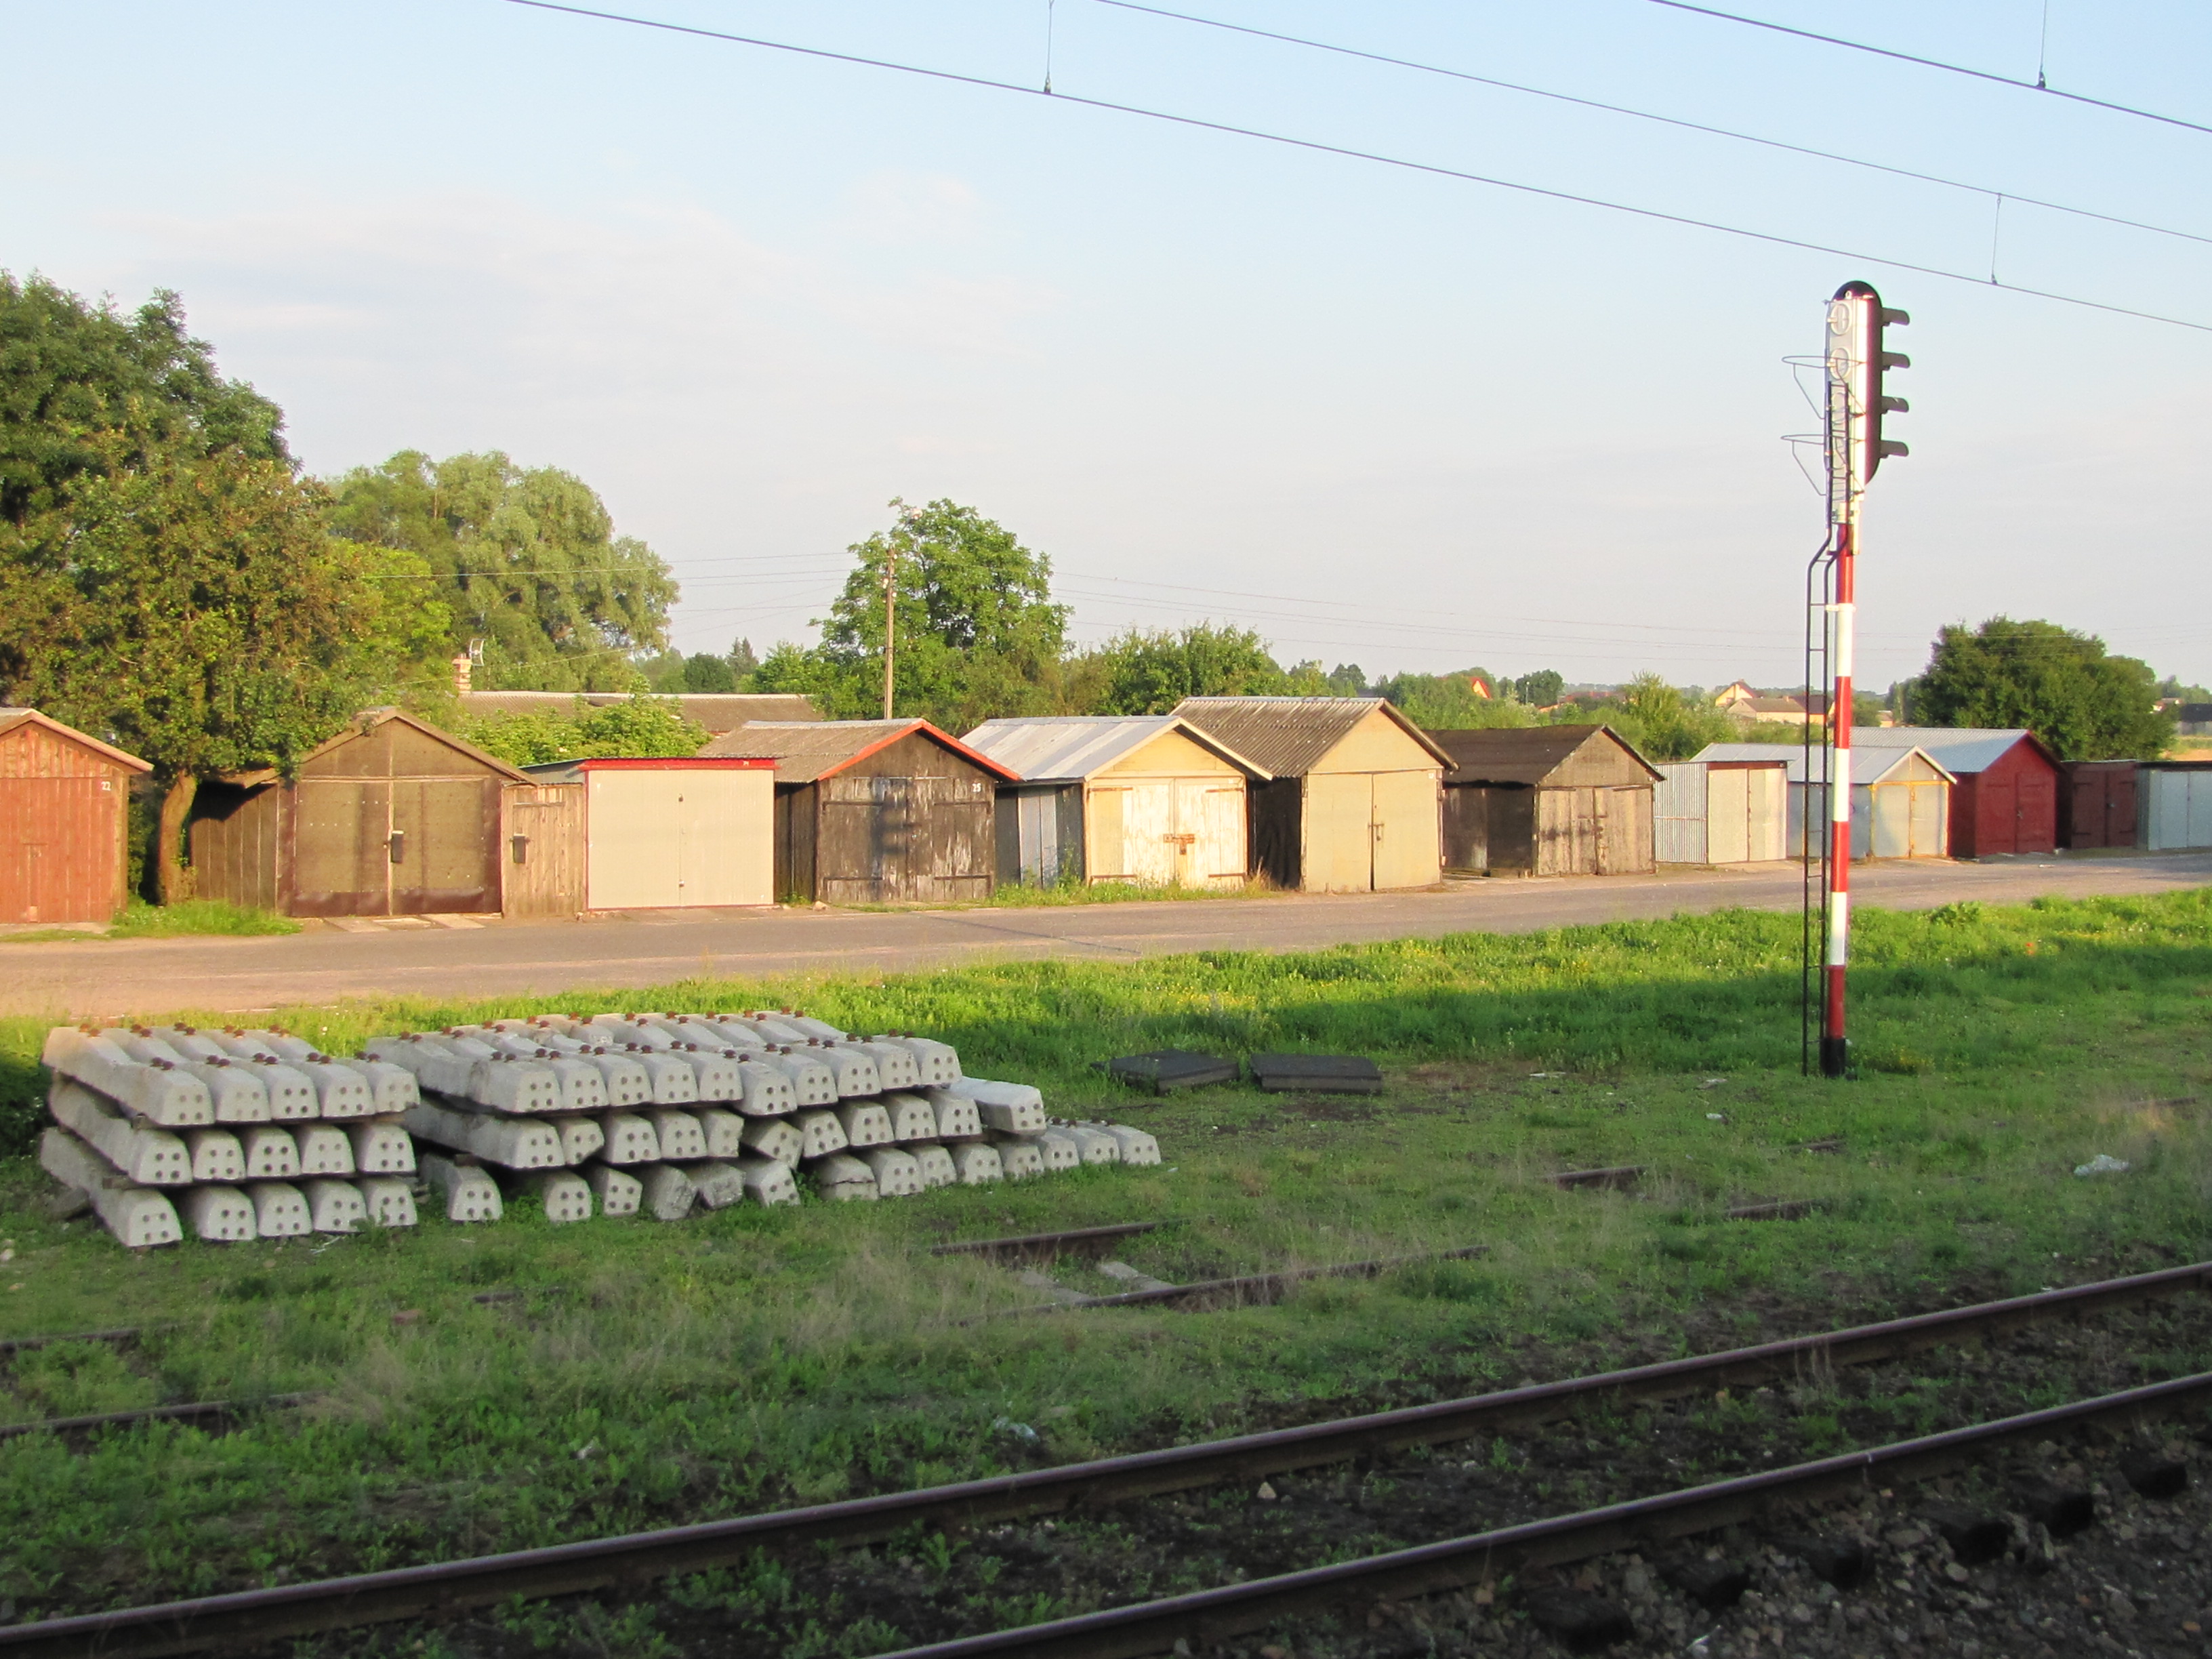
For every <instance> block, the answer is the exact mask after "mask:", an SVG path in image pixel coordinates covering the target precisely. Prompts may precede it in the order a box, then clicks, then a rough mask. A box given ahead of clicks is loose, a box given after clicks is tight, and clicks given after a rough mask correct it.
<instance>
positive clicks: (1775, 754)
mask: <svg viewBox="0 0 2212 1659" xmlns="http://www.w3.org/2000/svg"><path fill="white" fill-rule="evenodd" d="M1870 746H1873V747H1874V748H1875V753H1873V754H1871V755H1869V756H1868V757H1867V759H1866V762H1865V763H1864V764H1861V763H1857V762H1856V761H1855V762H1853V763H1852V764H1851V783H1852V786H1853V787H1857V786H1859V785H1861V784H1869V783H1880V782H1881V781H1883V780H1884V779H1886V778H1887V777H1888V776H1889V775H1891V774H1892V773H1893V772H1896V771H1898V770H1899V769H1901V768H1904V767H1905V766H1908V765H1910V764H1911V760H1912V757H1914V756H1915V755H1917V756H1918V757H1920V758H1921V759H1922V760H1923V761H1925V762H1926V763H1928V764H1929V766H1932V767H1934V768H1935V769H1936V771H1937V772H1939V773H1941V774H1942V778H1943V781H1945V782H1946V783H1956V782H1957V781H1959V780H1958V777H1957V775H1955V774H1954V773H1953V772H1952V770H1951V769H1950V768H1948V767H1947V766H1945V765H1944V764H1943V763H1942V761H1940V760H1937V759H1936V757H1934V756H1933V755H1931V754H1929V752H1928V751H1927V750H1924V749H1923V748H1921V747H1920V746H1919V745H1918V744H1905V745H1904V746H1903V747H1901V748H1892V747H1890V746H1889V745H1887V744H1881V745H1870ZM1812 753H1813V756H1814V762H1813V769H1812V779H1813V781H1814V782H1815V783H1826V781H1828V770H1827V768H1828V750H1826V748H1824V747H1822V746H1821V745H1820V744H1814V747H1813V750H1812ZM1805 754H1806V750H1805V745H1804V744H1802V743H1709V744H1706V745H1705V747H1704V748H1703V749H1700V750H1698V752H1697V753H1696V754H1694V755H1692V756H1691V757H1690V758H1691V759H1692V760H1701V761H1780V762H1782V763H1783V764H1784V766H1786V767H1787V768H1788V769H1789V771H1790V782H1792V783H1802V782H1804V781H1805V778H1806V770H1805Z"/></svg>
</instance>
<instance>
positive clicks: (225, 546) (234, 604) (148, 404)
mask: <svg viewBox="0 0 2212 1659" xmlns="http://www.w3.org/2000/svg"><path fill="white" fill-rule="evenodd" d="M282 420H283V417H282V416H281V414H279V412H278V411H277V410H276V406H275V405H274V404H270V403H269V402H268V401H267V400H266V399H265V398H261V397H260V396H258V394H257V393H255V392H253V391H252V388H251V387H246V386H235V385H232V384H230V383H228V382H225V381H224V380H222V377H221V376H220V375H219V374H216V370H215V367H214V361H213V356H212V353H211V352H210V349H209V348H208V347H207V346H206V345H205V344H204V343H202V342H199V341H196V340H191V339H190V338H188V337H186V336H185V332H184V322H183V314H182V311H181V309H180V307H179V305H178V303H177V301H176V300H175V297H174V296H173V295H161V296H158V297H157V299H156V300H155V302H154V303H153V304H151V305H149V306H147V307H143V308H142V309H141V310H140V311H139V312H138V313H137V316H136V317H135V318H134V319H132V320H131V321H129V322H125V321H124V320H123V319H119V318H118V317H117V316H116V314H115V313H113V311H112V309H110V308H108V307H94V306H91V305H88V304H87V303H85V302H84V301H81V300H78V299H76V298H75V297H74V296H71V295H66V294H64V293H63V292H62V291H61V290H60V289H55V288H53V287H52V286H51V285H50V284H45V283H39V282H38V281H36V280H35V279H34V280H33V282H32V283H28V284H25V285H21V286H17V285H15V284H14V283H11V282H9V281H8V280H7V279H5V278H0V473H4V475H5V480H6V482H5V485H4V489H0V701H7V702H25V703H33V704H35V705H37V706H39V707H40V708H45V709H46V711H47V712H49V713H51V714H54V715H55V716H57V717H58V718H59V719H62V720H68V721H70V723H72V724H74V725H76V726H82V727H83V728H84V729H86V730H88V731H91V732H96V733H98V734H100V736H102V737H105V738H108V739H109V740H111V741H112V742H114V743H117V744H120V745H121V746H123V747H125V748H126V749H130V750H134V751H135V752H137V753H138V754H140V755H142V756H143V757H145V758H146V759H148V760H149V761H151V762H152V763H154V775H155V779H156V781H158V782H160V783H161V785H162V787H163V797H162V805H161V834H160V841H159V843H158V846H157V848H156V860H157V863H156V867H157V870H158V872H159V881H160V891H161V897H162V899H163V901H164V902H169V901H172V900H173V899H175V898H177V897H179V896H182V893H183V890H184V888H183V881H182V871H181V868H180V866H179V862H178V854H179V842H180V839H181V836H182V831H183V828H184V824H185V819H186V817H187V816H188V814H189V813H190V811H191V804H192V800H193V798H194V796H195V794H196V793H197V788H198V784H199V781H200V779H201V778H203V777H204V776H207V775H212V774H216V773H221V772H227V771H232V770H241V769H252V768H258V767H265V766H274V767H276V768H279V769H289V767H290V766H291V765H292V764H293V763H295V762H296V760H297V759H298V758H299V757H300V756H301V754H302V753H304V752H305V751H306V750H307V749H309V748H311V747H313V745H314V744H317V743H319V742H320V741H321V740H322V739H323V738H326V737H329V736H330V735H331V734H332V733H333V732H336V731H337V730H338V729H339V728H340V727H342V726H343V724H344V723H345V721H346V720H347V719H348V718H349V716H351V715H352V714H354V713H356V711H357V710H358V709H360V708H362V705H363V703H364V702H368V701H371V700H373V699H375V698H377V697H378V696H382V695H385V694H388V693H389V691H390V690H392V688H393V687H394V686H395V685H396V684H400V683H402V682H404V678H405V674H406V668H407V665H409V664H410V662H412V661H415V660H416V659H419V658H421V657H422V655H423V654H424V653H426V652H435V650H436V649H437V648H438V642H439V641H441V638H442V636H443V635H444V633H445V630H446V626H447V618H446V617H445V616H444V615H443V613H442V611H441V610H440V609H439V608H438V607H437V606H436V605H435V602H434V601H430V600H429V599H428V595H427V594H425V593H424V592H423V591H422V589H423V586H424V584H422V583H421V582H420V581H419V580H409V578H419V577H420V576H421V575H422V574H423V571H422V566H421V564H420V562H419V561H415V560H411V559H410V558H408V557H407V556H404V555H402V556H394V555H392V554H391V553H389V552H387V551H386V550H382V549H375V548H368V547H362V546H360V545H357V544H352V543H348V542H344V541H340V540H336V539H333V538H331V536H330V534H329V533H328V532H327V529H326V528H325V521H324V515H325V507H326V501H325V495H324V492H323V491H322V490H321V489H320V488H319V486H317V485H315V484H313V483H310V482H307V481H305V480H302V479H301V478H300V477H298V476H297V474H296V472H295V470H294V467H293V465H292V462H291V459H290V458H289V455H287V454H286V453H285V451H284V447H283V441H282V438H281V435H280V432H281V427H282Z"/></svg>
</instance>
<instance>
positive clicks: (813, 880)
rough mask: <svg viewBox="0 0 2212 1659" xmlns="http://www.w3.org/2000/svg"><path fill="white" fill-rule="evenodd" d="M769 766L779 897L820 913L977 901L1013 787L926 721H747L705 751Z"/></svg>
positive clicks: (1008, 776) (984, 891) (998, 769)
mask: <svg viewBox="0 0 2212 1659" xmlns="http://www.w3.org/2000/svg"><path fill="white" fill-rule="evenodd" d="M699 753H700V756H701V757H702V759H712V758H715V757H743V758H748V759H756V760H758V759H767V760H772V761H774V762H775V890H776V893H777V895H778V896H780V897H782V898H787V899H797V900H799V901H801V902H822V903H825V904H866V903H877V904H880V903H887V902H927V901H929V900H933V899H939V900H942V899H979V898H987V897H988V896H990V892H991V889H992V886H993V885H994V884H995V882H996V881H997V879H998V835H997V830H996V824H995V807H994V797H995V795H996V793H997V790H998V787H999V785H1000V784H1001V783H1013V782H1018V781H1019V779H1018V775H1017V774H1016V773H1015V772H1014V771H1013V770H1012V769H1011V768H1008V767H1006V766H1003V765H1001V764H1000V763H999V762H997V761H994V760H993V759H992V758H990V757H989V756H987V755H982V754H979V753H977V752H976V751H975V750H973V749H970V748H969V746H968V745H967V744H964V743H962V742H961V741H960V740H959V739H958V738H954V737H951V736H950V735H948V734H947V733H945V732H940V731H939V730H938V729H937V728H936V727H935V726H932V725H931V724H930V723H929V722H928V721H927V720H754V721H751V722H750V723H748V724H747V725H744V726H740V727H738V729H737V730H736V731H734V732H726V733H725V734H724V735H722V736H721V737H719V738H715V739H714V741H713V742H712V743H710V744H708V745H707V746H706V747H705V748H704V749H702V750H700V751H699Z"/></svg>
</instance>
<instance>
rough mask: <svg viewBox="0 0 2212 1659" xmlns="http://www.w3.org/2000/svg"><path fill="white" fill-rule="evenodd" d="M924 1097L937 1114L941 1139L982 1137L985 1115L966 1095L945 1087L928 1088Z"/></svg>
mask: <svg viewBox="0 0 2212 1659" xmlns="http://www.w3.org/2000/svg"><path fill="white" fill-rule="evenodd" d="M922 1098H923V1099H924V1100H926V1101H927V1102H928V1103H929V1109H930V1110H932V1111H933V1112H935V1113H936V1114H937V1138H938V1139H939V1140H977V1139H981V1138H982V1133H983V1115H982V1113H981V1112H980V1111H978V1110H976V1109H975V1102H974V1101H972V1100H970V1099H969V1098H968V1097H966V1096H965V1095H956V1094H951V1093H948V1092H947V1091H945V1090H943V1089H926V1090H924V1091H922Z"/></svg>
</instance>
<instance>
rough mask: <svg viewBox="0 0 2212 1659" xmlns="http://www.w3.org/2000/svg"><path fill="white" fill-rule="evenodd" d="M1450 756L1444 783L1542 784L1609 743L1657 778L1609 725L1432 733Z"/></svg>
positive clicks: (1655, 771) (1650, 768) (1511, 727)
mask: <svg viewBox="0 0 2212 1659" xmlns="http://www.w3.org/2000/svg"><path fill="white" fill-rule="evenodd" d="M1429 735H1430V736H1431V738H1435V739H1436V741H1437V744H1438V746H1439V747H1441V748H1442V749H1443V750H1444V751H1445V753H1446V754H1448V755H1449V757H1451V766H1450V769H1449V770H1448V771H1447V772H1445V774H1444V781H1445V782H1446V783H1525V784H1539V783H1541V782H1543V781H1544V780H1545V779H1547V778H1548V777H1550V776H1551V775H1552V774H1553V773H1554V772H1556V771H1558V770H1559V768H1560V766H1562V765H1563V764H1564V763H1565V762H1566V760H1567V758H1568V757H1570V756H1571V755H1573V754H1575V753H1576V752H1577V750H1581V749H1582V748H1583V747H1584V746H1585V745H1586V744H1592V743H1597V742H1601V741H1603V742H1608V743H1610V744H1612V745H1613V746H1614V747H1616V748H1618V749H1619V750H1620V752H1621V753H1622V754H1623V755H1625V756H1626V757H1628V758H1629V759H1630V760H1632V761H1633V762H1634V763H1636V765H1637V766H1638V768H1639V769H1641V770H1642V771H1644V773H1645V774H1646V775H1649V776H1650V777H1651V778H1653V779H1655V780H1656V779H1657V777H1658V776H1659V772H1658V770H1657V769H1656V768H1655V767H1653V765H1652V764H1651V763H1650V761H1648V760H1646V759H1644V757H1643V756H1641V755H1639V754H1638V753H1637V752H1636V745H1635V744H1632V743H1631V742H1629V741H1628V739H1627V738H1624V737H1622V736H1621V735H1620V732H1616V731H1614V730H1613V728H1612V727H1611V726H1491V727H1486V728H1483V729H1480V730H1478V731H1473V732H1430V733H1429Z"/></svg>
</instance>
